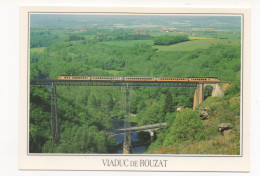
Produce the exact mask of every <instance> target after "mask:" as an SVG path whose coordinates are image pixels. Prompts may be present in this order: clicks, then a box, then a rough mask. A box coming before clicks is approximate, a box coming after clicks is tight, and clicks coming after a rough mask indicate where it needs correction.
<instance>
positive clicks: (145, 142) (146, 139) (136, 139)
mask: <svg viewBox="0 0 260 176" xmlns="http://www.w3.org/2000/svg"><path fill="white" fill-rule="evenodd" d="M113 123H114V126H113V128H114V129H120V128H124V123H125V120H122V119H117V118H114V122H113ZM130 124H131V127H134V126H137V123H135V122H130ZM115 139H116V141H117V143H118V144H122V143H123V142H124V134H118V135H115ZM150 141H151V138H150V135H149V133H147V132H132V144H133V146H132V150H131V153H135V154H140V153H144V152H145V151H146V150H147V148H148V146H149V144H150ZM134 145H136V146H134ZM115 153H118V154H122V153H123V149H122V148H121V149H119V150H117V151H116V152H115Z"/></svg>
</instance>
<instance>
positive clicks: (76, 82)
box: [30, 80, 217, 88]
mask: <svg viewBox="0 0 260 176" xmlns="http://www.w3.org/2000/svg"><path fill="white" fill-rule="evenodd" d="M203 83H204V84H205V83H207V82H203ZM210 83H211V84H214V82H210ZM216 83H217V82H216ZM198 84H199V82H191V81H188V82H183V81H179V82H178V81H174V82H166V81H163V82H160V81H93V80H31V81H30V86H117V87H118V86H127V85H128V86H130V87H191V88H196V87H197V86H198Z"/></svg>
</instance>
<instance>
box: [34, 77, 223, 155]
mask: <svg viewBox="0 0 260 176" xmlns="http://www.w3.org/2000/svg"><path fill="white" fill-rule="evenodd" d="M208 85H209V86H212V87H213V90H212V97H222V96H223V95H224V93H223V91H222V90H221V88H220V86H219V82H217V81H216V82H214V81H213V82H212V81H211V82H209V81H204V80H202V81H199V82H195V81H194V82H192V81H179V82H178V81H174V82H170V81H169V82H159V81H158V82H157V81H107V80H106V81H100V80H99V81H94V80H31V81H30V86H47V87H51V131H52V135H53V142H55V143H56V142H58V140H59V127H58V115H57V97H56V86H112V87H114V86H121V87H125V128H124V129H120V130H121V132H122V130H123V131H124V143H123V153H124V154H128V153H130V151H131V130H134V127H132V128H131V126H130V125H129V124H130V123H127V122H129V121H130V117H131V116H130V100H129V88H130V87H177V88H178V87H183V88H194V89H195V91H194V101H193V110H195V108H196V106H197V105H199V104H200V103H201V102H202V101H203V100H204V88H205V87H206V86H208ZM164 126H165V125H164ZM140 128H141V127H140ZM140 128H139V129H140ZM145 128H146V127H145ZM157 128H159V127H157ZM147 129H148V128H147ZM143 130H145V129H143ZM147 131H148V130H147ZM150 131H153V133H150V135H151V136H153V135H154V131H155V130H150Z"/></svg>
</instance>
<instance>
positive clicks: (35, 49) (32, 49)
mask: <svg viewBox="0 0 260 176" xmlns="http://www.w3.org/2000/svg"><path fill="white" fill-rule="evenodd" d="M45 48H46V47H40V48H31V49H30V51H31V52H32V53H43V52H44V50H45Z"/></svg>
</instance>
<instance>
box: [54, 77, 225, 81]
mask: <svg viewBox="0 0 260 176" xmlns="http://www.w3.org/2000/svg"><path fill="white" fill-rule="evenodd" d="M58 80H71V81H91V80H92V81H114V82H116V81H133V82H138V81H146V82H153V81H157V82H220V79H219V78H214V77H203V78H188V77H187V78H181V77H123V76H115V77H111V76H59V77H58Z"/></svg>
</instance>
